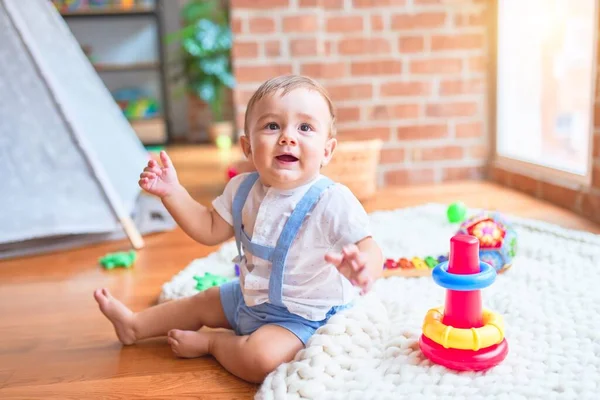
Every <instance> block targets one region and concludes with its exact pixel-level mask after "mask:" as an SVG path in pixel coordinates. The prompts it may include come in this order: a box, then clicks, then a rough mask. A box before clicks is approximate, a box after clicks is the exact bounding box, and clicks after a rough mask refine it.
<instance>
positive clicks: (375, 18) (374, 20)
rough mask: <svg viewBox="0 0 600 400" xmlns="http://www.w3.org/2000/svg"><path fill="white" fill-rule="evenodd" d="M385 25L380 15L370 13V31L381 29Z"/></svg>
mask: <svg viewBox="0 0 600 400" xmlns="http://www.w3.org/2000/svg"><path fill="white" fill-rule="evenodd" d="M384 27H385V25H384V22H383V16H382V15H371V30H372V31H375V32H377V31H382V30H383V29H384Z"/></svg>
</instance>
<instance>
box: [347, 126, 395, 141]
mask: <svg viewBox="0 0 600 400" xmlns="http://www.w3.org/2000/svg"><path fill="white" fill-rule="evenodd" d="M338 135H339V136H340V140H342V139H343V140H346V139H347V140H368V139H381V140H383V141H388V140H390V128H388V127H367V128H356V129H338Z"/></svg>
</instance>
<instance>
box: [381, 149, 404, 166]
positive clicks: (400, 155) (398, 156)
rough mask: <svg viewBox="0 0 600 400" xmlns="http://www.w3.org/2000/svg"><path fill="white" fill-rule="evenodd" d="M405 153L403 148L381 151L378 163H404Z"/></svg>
mask: <svg viewBox="0 0 600 400" xmlns="http://www.w3.org/2000/svg"><path fill="white" fill-rule="evenodd" d="M404 156H405V151H404V149H403V148H391V149H382V150H381V155H380V159H379V162H380V163H381V164H395V163H401V162H403V161H404Z"/></svg>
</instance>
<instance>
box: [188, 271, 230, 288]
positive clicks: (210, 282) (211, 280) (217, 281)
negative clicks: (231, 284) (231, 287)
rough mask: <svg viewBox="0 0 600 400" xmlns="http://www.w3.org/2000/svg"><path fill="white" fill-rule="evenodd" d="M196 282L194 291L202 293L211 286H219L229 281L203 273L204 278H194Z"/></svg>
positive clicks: (222, 277)
mask: <svg viewBox="0 0 600 400" xmlns="http://www.w3.org/2000/svg"><path fill="white" fill-rule="evenodd" d="M194 279H195V280H196V290H199V291H203V290H206V289H209V288H211V287H213V286H220V285H222V284H223V283H225V282H227V281H229V279H227V278H225V277H224V276H220V275H213V274H211V273H209V272H205V273H204V276H197V275H195V276H194Z"/></svg>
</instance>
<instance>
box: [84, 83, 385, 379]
mask: <svg viewBox="0 0 600 400" xmlns="http://www.w3.org/2000/svg"><path fill="white" fill-rule="evenodd" d="M240 140H241V146H242V149H243V151H244V154H245V155H246V157H247V158H248V160H249V161H250V162H251V163H252V164H253V166H254V168H255V169H256V172H251V173H245V174H241V175H238V176H236V177H234V178H233V179H231V180H230V181H229V183H228V184H227V186H226V187H225V190H224V193H223V194H222V195H220V196H219V197H217V198H216V199H215V200H214V201H213V203H212V205H213V207H212V209H209V208H207V207H204V206H203V205H201V204H199V203H198V202H196V201H195V200H194V199H192V197H191V196H190V195H189V193H188V192H187V191H186V190H185V189H184V188H183V187H182V186H181V185H180V184H179V182H178V179H177V173H176V171H175V168H174V166H173V164H172V163H171V160H170V159H169V156H168V155H167V154H166V153H165V152H161V154H160V160H161V163H162V166H160V165H158V163H157V162H156V161H154V160H152V161H150V162H149V163H148V166H147V167H146V168H145V169H144V171H143V173H142V174H141V175H140V180H139V185H140V186H141V187H142V188H143V189H144V190H145V191H147V192H149V193H151V194H154V195H156V196H158V197H160V198H161V199H162V202H163V203H164V205H165V207H166V208H167V209H168V211H169V212H170V213H171V215H172V216H173V218H174V219H175V220H176V221H177V223H178V224H179V226H180V227H181V228H182V229H183V230H184V231H185V232H186V233H187V234H188V235H189V236H190V237H191V238H193V239H195V240H197V241H198V242H200V243H202V244H205V245H215V244H218V243H222V242H224V241H226V240H228V239H230V238H232V237H235V240H236V244H237V250H238V256H237V257H236V260H235V261H236V263H237V264H238V265H239V267H240V277H239V279H236V280H233V281H230V282H228V283H225V284H223V285H222V286H220V287H213V288H211V289H208V290H205V291H203V292H200V293H198V294H196V295H195V296H192V297H188V298H184V299H180V300H173V301H170V302H166V303H163V304H159V305H157V306H154V307H151V308H149V309H146V310H143V311H141V312H138V313H134V312H132V311H131V310H130V309H129V308H127V307H126V306H125V305H123V304H122V303H121V302H120V301H118V300H117V299H115V298H114V297H112V296H111V295H110V293H109V292H108V290H106V289H98V290H96V291H95V292H94V297H95V299H96V301H97V302H98V304H99V306H100V310H101V311H102V312H103V313H104V315H105V316H106V317H107V318H108V319H109V320H110V321H111V322H112V323H113V325H114V328H115V331H116V334H117V336H118V338H119V340H120V341H121V342H122V343H123V344H126V345H129V344H133V343H135V342H136V341H138V340H141V339H145V338H150V337H156V336H164V335H168V343H169V344H170V345H171V348H172V350H173V353H175V354H176V355H177V356H180V357H200V356H203V355H206V354H211V355H212V356H214V357H215V358H216V359H217V360H218V361H219V362H220V363H221V365H223V367H225V368H226V369H227V370H228V371H230V372H231V373H233V374H235V375H236V376H238V377H240V378H242V379H245V380H247V381H250V382H256V383H260V382H262V380H263V379H264V378H265V377H266V376H267V375H268V374H269V373H270V372H271V371H273V370H274V369H275V368H276V367H277V366H279V365H280V364H281V363H284V362H288V361H290V360H292V359H293V357H294V356H295V354H296V353H297V352H298V351H299V350H300V349H302V348H303V347H304V346H305V345H306V342H307V341H308V339H309V338H310V337H311V336H312V335H313V334H314V332H315V331H316V330H317V329H318V328H319V327H320V326H322V325H324V324H325V323H326V322H327V321H328V319H329V318H330V317H331V316H333V315H334V314H335V313H336V312H339V311H340V310H342V309H344V308H347V307H349V306H351V304H352V302H353V299H354V298H355V297H356V295H357V292H358V291H359V290H360V291H361V292H363V293H364V292H366V291H367V290H369V288H370V286H371V284H372V282H373V281H374V280H375V279H377V278H378V277H379V276H380V274H381V271H382V265H383V257H382V254H381V251H380V249H379V247H378V245H377V244H376V243H375V241H374V240H373V238H372V236H371V232H370V231H369V219H368V216H367V213H366V212H365V210H364V209H363V207H362V206H361V204H360V202H359V201H358V200H357V199H356V197H354V195H353V194H352V192H351V191H350V190H349V189H348V188H347V187H345V186H343V185H341V184H339V183H334V182H332V181H331V180H329V179H328V178H327V177H325V176H323V175H321V173H320V169H321V167H323V166H325V165H327V163H328V162H329V161H330V160H331V157H332V156H333V154H334V151H335V148H336V143H337V142H336V139H335V115H334V109H333V105H332V102H331V100H330V99H329V97H328V95H327V93H326V91H325V89H324V88H323V87H321V86H320V85H319V84H318V83H317V82H315V81H313V80H312V79H310V78H307V77H303V76H280V77H276V78H273V79H270V80H268V81H267V82H265V83H263V84H262V85H261V86H260V87H259V88H258V90H257V91H256V93H255V94H254V95H253V97H252V98H251V99H250V101H249V103H248V106H247V112H246V118H245V135H243V136H242V137H241V139H240ZM203 326H207V327H211V328H226V329H228V330H225V331H210V330H209V331H205V330H202V331H200V332H199V329H200V328H201V327H203Z"/></svg>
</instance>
